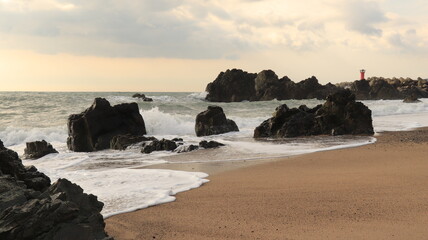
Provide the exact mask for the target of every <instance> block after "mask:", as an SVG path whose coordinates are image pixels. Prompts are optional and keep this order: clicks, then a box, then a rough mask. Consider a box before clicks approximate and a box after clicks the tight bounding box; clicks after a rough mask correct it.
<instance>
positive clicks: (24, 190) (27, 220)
mask: <svg viewBox="0 0 428 240" xmlns="http://www.w3.org/2000/svg"><path fill="white" fill-rule="evenodd" d="M102 208H103V203H101V202H99V201H98V200H97V197H96V196H94V195H91V194H89V195H88V194H85V193H83V190H82V188H80V187H79V186H78V185H75V184H73V183H71V182H70V181H68V180H66V179H59V180H58V181H56V182H55V183H53V184H52V185H51V184H50V179H49V178H48V177H47V176H46V175H44V174H43V173H41V172H39V171H37V169H36V168H35V167H34V166H31V167H24V165H22V161H21V159H19V157H18V154H17V153H16V152H14V151H12V150H9V149H7V148H5V147H4V146H3V143H2V142H1V141H0V239H2V240H3V239H4V240H9V239H10V240H20V239H40V240H42V239H46V240H47V239H82V240H95V239H104V240H107V239H112V238H109V237H108V236H107V234H106V233H105V231H104V226H105V223H104V220H103V217H102V215H101V214H100V212H101V210H102Z"/></svg>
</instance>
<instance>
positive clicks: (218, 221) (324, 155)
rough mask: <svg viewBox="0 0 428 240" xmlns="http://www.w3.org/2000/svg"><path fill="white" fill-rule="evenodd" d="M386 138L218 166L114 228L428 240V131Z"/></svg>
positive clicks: (133, 232) (199, 235)
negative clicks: (249, 163) (192, 185)
mask: <svg viewBox="0 0 428 240" xmlns="http://www.w3.org/2000/svg"><path fill="white" fill-rule="evenodd" d="M377 139H378V141H377V142H376V143H375V144H371V145H366V146H362V147H357V148H349V149H342V150H334V151H326V152H318V153H313V154H307V155H301V156H297V157H291V158H285V159H282V160H279V161H271V162H267V163H261V164H257V165H252V166H245V164H243V165H242V166H240V167H238V168H231V169H227V167H224V166H223V167H221V166H218V168H215V166H214V168H212V170H211V172H209V173H211V175H210V177H209V178H208V179H210V182H209V183H207V184H205V185H204V186H202V187H200V188H198V189H195V190H191V191H188V192H184V193H180V194H178V195H177V200H176V201H175V202H172V203H168V204H163V205H159V206H155V207H150V208H147V209H142V210H139V211H136V212H132V213H126V214H121V215H116V216H113V217H111V218H109V219H107V220H106V222H107V226H106V230H107V232H108V234H109V235H110V236H113V237H115V239H118V240H125V239H426V238H427V236H428V227H427V226H428V184H427V183H428V157H427V156H428V128H424V129H418V130H414V131H408V132H388V133H383V134H382V135H381V136H377ZM189 168H190V170H191V169H192V168H193V169H194V170H197V171H200V169H206V170H209V168H203V167H202V168H201V167H200V166H199V167H198V169H195V167H189ZM220 168H221V169H222V171H219V170H218V169H220ZM216 169H217V170H216ZM188 170H189V169H188Z"/></svg>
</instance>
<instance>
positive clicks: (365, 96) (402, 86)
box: [337, 77, 428, 100]
mask: <svg viewBox="0 0 428 240" xmlns="http://www.w3.org/2000/svg"><path fill="white" fill-rule="evenodd" d="M337 85H338V86H340V87H344V88H349V89H350V90H351V91H352V92H353V93H354V94H355V96H356V99H358V100H379V99H385V100H386V99H404V98H406V97H408V96H412V95H413V96H415V97H416V98H428V81H427V80H424V79H421V78H419V79H418V80H412V79H410V78H406V79H404V78H382V77H371V78H368V79H367V80H365V79H363V80H357V81H354V82H348V83H340V84H337Z"/></svg>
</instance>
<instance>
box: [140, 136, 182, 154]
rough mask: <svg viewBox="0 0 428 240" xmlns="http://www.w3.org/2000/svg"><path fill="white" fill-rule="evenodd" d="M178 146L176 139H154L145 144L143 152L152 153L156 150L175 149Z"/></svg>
mask: <svg viewBox="0 0 428 240" xmlns="http://www.w3.org/2000/svg"><path fill="white" fill-rule="evenodd" d="M176 148H177V144H176V143H175V142H174V141H171V140H168V139H162V140H154V141H152V142H150V143H147V144H145V145H143V147H142V149H141V152H142V153H152V152H154V151H173V150H175V149H176Z"/></svg>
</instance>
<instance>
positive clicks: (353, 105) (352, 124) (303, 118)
mask: <svg viewBox="0 0 428 240" xmlns="http://www.w3.org/2000/svg"><path fill="white" fill-rule="evenodd" d="M373 133H374V132H373V124H372V118H371V111H370V109H369V108H367V107H366V106H365V105H364V104H362V103H360V102H355V95H354V94H352V93H351V91H349V90H342V91H340V92H337V93H335V94H332V95H329V96H328V97H327V101H326V102H325V103H324V104H323V105H318V106H316V107H315V108H312V109H310V108H308V107H306V106H304V105H303V106H300V107H299V108H292V109H290V108H288V106H287V105H286V104H283V105H281V106H279V107H277V108H276V110H275V112H274V114H273V117H272V118H270V119H268V120H266V121H264V122H263V123H262V124H260V126H258V127H257V128H256V129H255V130H254V138H263V137H273V138H287V137H298V136H310V135H322V134H327V135H343V134H362V135H373Z"/></svg>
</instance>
